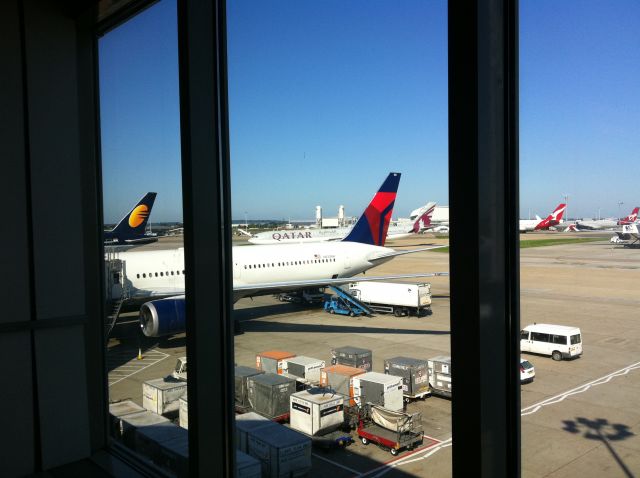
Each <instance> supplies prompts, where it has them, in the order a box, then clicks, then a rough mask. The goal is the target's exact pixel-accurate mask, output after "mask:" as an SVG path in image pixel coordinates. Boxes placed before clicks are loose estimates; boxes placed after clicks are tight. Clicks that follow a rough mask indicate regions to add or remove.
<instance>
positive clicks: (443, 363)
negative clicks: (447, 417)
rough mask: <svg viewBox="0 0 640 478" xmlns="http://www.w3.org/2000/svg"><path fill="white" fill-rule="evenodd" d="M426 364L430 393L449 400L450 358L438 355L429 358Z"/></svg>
mask: <svg viewBox="0 0 640 478" xmlns="http://www.w3.org/2000/svg"><path fill="white" fill-rule="evenodd" d="M427 363H428V364H429V386H430V387H431V393H433V394H434V395H440V396H443V397H449V398H451V392H452V389H451V357H449V356H446V355H438V356H437V357H432V358H430V359H429V360H428V361H427Z"/></svg>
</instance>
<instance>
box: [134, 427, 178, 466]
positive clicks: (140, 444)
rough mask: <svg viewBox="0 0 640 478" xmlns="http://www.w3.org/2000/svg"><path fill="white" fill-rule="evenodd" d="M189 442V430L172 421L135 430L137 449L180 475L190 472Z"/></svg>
mask: <svg viewBox="0 0 640 478" xmlns="http://www.w3.org/2000/svg"><path fill="white" fill-rule="evenodd" d="M188 444H189V442H188V432H187V430H185V429H184V428H180V427H179V426H176V425H174V424H173V423H171V422H168V423H160V424H157V425H151V426H147V427H140V428H138V429H136V432H135V450H136V451H137V452H138V453H140V454H141V455H144V456H146V457H147V458H149V459H150V460H151V461H153V462H154V463H155V464H156V465H158V466H160V467H161V468H163V469H165V470H169V471H171V472H172V473H174V474H176V475H178V476H187V475H188V472H189V447H188Z"/></svg>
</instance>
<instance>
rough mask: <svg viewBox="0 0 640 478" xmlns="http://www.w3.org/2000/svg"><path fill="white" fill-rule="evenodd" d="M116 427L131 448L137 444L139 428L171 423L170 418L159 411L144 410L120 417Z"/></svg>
mask: <svg viewBox="0 0 640 478" xmlns="http://www.w3.org/2000/svg"><path fill="white" fill-rule="evenodd" d="M119 421H120V422H119V424H118V427H117V429H116V436H118V437H119V438H122V441H123V442H124V443H125V444H126V445H127V446H128V447H130V448H133V447H134V446H135V431H136V430H137V429H138V428H144V427H149V426H153V425H158V424H161V423H171V422H170V421H169V419H167V418H165V417H163V416H162V415H158V414H157V413H153V412H150V411H148V410H144V411H142V412H136V413H130V414H128V415H125V416H123V417H122V418H120V419H119Z"/></svg>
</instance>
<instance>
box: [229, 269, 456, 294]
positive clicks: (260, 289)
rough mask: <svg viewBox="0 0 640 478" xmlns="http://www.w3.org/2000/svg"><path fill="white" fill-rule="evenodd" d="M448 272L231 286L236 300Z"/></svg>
mask: <svg viewBox="0 0 640 478" xmlns="http://www.w3.org/2000/svg"><path fill="white" fill-rule="evenodd" d="M448 275H449V273H448V272H428V273H422V274H395V275H388V276H373V277H363V276H352V277H340V278H337V279H317V280H305V281H303V280H300V281H287V282H268V283H264V284H249V285H242V286H234V287H233V295H234V299H235V300H238V299H241V298H243V297H251V296H253V295H268V294H276V293H279V292H285V291H290V290H296V289H305V288H312V287H326V286H330V285H343V284H349V283H350V282H370V281H384V280H394V279H419V278H424V277H443V276H448Z"/></svg>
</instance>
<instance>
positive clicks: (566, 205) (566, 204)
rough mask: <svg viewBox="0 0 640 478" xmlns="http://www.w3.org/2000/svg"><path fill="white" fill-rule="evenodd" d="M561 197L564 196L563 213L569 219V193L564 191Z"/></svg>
mask: <svg viewBox="0 0 640 478" xmlns="http://www.w3.org/2000/svg"><path fill="white" fill-rule="evenodd" d="M562 197H563V198H564V213H565V215H566V216H567V221H569V193H564V194H563V195H562Z"/></svg>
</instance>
